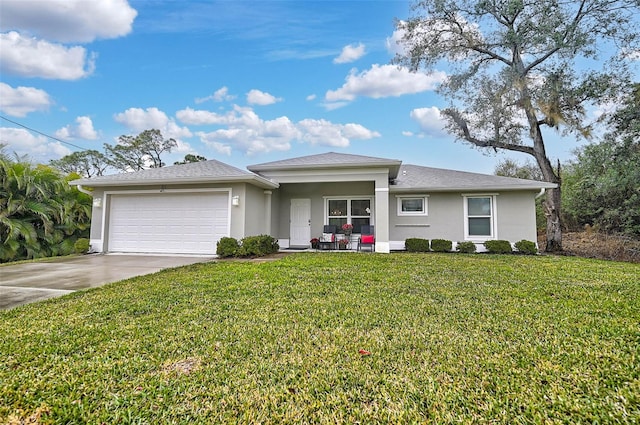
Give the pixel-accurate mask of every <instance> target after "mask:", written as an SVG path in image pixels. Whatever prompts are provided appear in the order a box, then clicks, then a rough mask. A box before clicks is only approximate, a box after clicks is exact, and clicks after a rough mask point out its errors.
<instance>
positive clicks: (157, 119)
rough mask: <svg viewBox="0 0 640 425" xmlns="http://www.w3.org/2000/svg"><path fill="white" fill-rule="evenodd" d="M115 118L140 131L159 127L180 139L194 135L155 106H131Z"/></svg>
mask: <svg viewBox="0 0 640 425" xmlns="http://www.w3.org/2000/svg"><path fill="white" fill-rule="evenodd" d="M114 119H115V120H116V122H118V123H120V124H122V125H124V126H125V127H127V128H128V129H130V130H132V131H135V132H138V133H140V132H143V131H144V130H151V129H157V130H160V132H162V135H163V136H164V137H167V138H174V139H178V138H183V137H192V136H193V134H192V133H191V131H190V130H189V129H188V128H187V127H180V126H178V125H177V124H176V123H175V121H174V120H173V118H169V117H168V116H167V114H165V113H164V112H163V111H161V110H159V109H158V108H155V107H152V108H147V109H142V108H129V109H127V110H126V111H124V112H120V113H118V114H115V115H114Z"/></svg>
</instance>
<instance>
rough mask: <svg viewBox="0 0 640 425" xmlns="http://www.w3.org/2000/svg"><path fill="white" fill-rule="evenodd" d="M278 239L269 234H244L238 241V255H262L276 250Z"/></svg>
mask: <svg viewBox="0 0 640 425" xmlns="http://www.w3.org/2000/svg"><path fill="white" fill-rule="evenodd" d="M279 249H280V245H278V241H277V240H276V239H274V238H273V237H272V236H269V235H258V236H246V237H244V238H242V240H241V241H240V250H239V251H238V254H237V255H238V256H239V257H262V256H265V255H269V254H273V253H276V252H278V250H279Z"/></svg>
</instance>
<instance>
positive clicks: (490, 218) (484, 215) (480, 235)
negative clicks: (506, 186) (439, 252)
mask: <svg viewBox="0 0 640 425" xmlns="http://www.w3.org/2000/svg"><path fill="white" fill-rule="evenodd" d="M494 205H495V196H493V195H473V196H471V195H467V196H465V197H464V216H465V217H464V219H465V237H466V238H467V239H490V238H494V237H495V224H494V222H495V212H494Z"/></svg>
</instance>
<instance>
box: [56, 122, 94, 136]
mask: <svg viewBox="0 0 640 425" xmlns="http://www.w3.org/2000/svg"><path fill="white" fill-rule="evenodd" d="M56 137H58V138H60V139H84V140H96V139H98V137H99V136H98V132H97V131H96V130H95V129H94V128H93V122H92V121H91V118H89V117H87V116H82V117H78V118H76V125H67V126H65V127H62V128H61V129H59V130H58V131H56Z"/></svg>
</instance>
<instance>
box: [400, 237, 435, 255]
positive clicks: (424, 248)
mask: <svg viewBox="0 0 640 425" xmlns="http://www.w3.org/2000/svg"><path fill="white" fill-rule="evenodd" d="M404 247H405V249H406V250H407V251H408V252H429V240H428V239H420V238H408V239H407V240H405V241H404Z"/></svg>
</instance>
